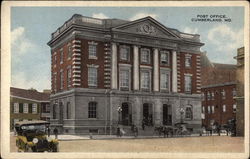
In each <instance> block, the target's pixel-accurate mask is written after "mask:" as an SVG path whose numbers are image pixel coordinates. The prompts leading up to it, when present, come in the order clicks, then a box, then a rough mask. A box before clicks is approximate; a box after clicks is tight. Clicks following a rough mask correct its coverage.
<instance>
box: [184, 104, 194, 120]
mask: <svg viewBox="0 0 250 159" xmlns="http://www.w3.org/2000/svg"><path fill="white" fill-rule="evenodd" d="M185 112H186V113H185V118H186V119H190V120H191V119H193V109H192V106H191V105H188V106H187V107H186V111H185Z"/></svg>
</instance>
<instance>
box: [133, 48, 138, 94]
mask: <svg viewBox="0 0 250 159" xmlns="http://www.w3.org/2000/svg"><path fill="white" fill-rule="evenodd" d="M133 59H134V61H133V89H134V90H139V52H138V46H136V45H134V47H133Z"/></svg>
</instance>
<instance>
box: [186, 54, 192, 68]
mask: <svg viewBox="0 0 250 159" xmlns="http://www.w3.org/2000/svg"><path fill="white" fill-rule="evenodd" d="M191 58H192V56H191V55H185V67H191Z"/></svg>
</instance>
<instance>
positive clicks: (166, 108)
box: [163, 104, 172, 125]
mask: <svg viewBox="0 0 250 159" xmlns="http://www.w3.org/2000/svg"><path fill="white" fill-rule="evenodd" d="M163 125H172V110H171V105H168V104H163Z"/></svg>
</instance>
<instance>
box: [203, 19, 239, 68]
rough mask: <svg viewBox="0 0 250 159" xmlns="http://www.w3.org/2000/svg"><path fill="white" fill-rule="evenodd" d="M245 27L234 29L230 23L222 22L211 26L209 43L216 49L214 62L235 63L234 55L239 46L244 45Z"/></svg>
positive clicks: (208, 37)
mask: <svg viewBox="0 0 250 159" xmlns="http://www.w3.org/2000/svg"><path fill="white" fill-rule="evenodd" d="M243 39H244V32H243V28H240V29H232V28H231V27H229V26H228V25H225V24H221V25H218V26H216V27H213V28H211V29H210V30H209V31H208V34H207V40H208V42H207V44H210V47H213V49H214V50H215V52H214V54H213V59H212V60H213V61H214V62H222V63H235V62H236V60H235V59H233V57H234V56H235V55H236V52H237V48H240V47H242V46H243V44H244V43H243Z"/></svg>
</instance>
